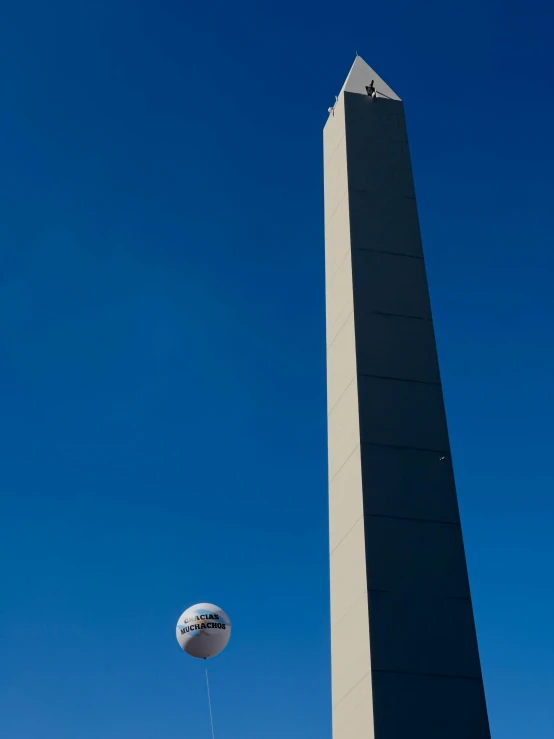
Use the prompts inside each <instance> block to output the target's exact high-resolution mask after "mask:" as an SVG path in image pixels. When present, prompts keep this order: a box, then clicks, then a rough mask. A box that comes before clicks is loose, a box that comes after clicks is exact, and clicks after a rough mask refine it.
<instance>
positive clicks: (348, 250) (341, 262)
mask: <svg viewBox="0 0 554 739" xmlns="http://www.w3.org/2000/svg"><path fill="white" fill-rule="evenodd" d="M339 205H340V203H339ZM349 254H350V249H347V250H346V251H345V252H344V254H343V255H342V258H341V260H340V262H339V266H338V267H337V268H336V270H335V271H334V272H333V274H332V275H331V277H329V279H328V280H327V279H326V280H325V289H326V290H328V289H329V288H330V287H331V283H332V282H333V280H334V279H335V277H336V276H337V275H338V273H339V272H340V269H341V267H342V265H343V264H344V261H345V259H346V257H347V256H348V255H349Z"/></svg>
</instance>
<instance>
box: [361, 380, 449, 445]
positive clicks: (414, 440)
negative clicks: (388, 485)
mask: <svg viewBox="0 0 554 739" xmlns="http://www.w3.org/2000/svg"><path fill="white" fill-rule="evenodd" d="M358 404H359V412H360V434H361V441H362V443H367V444H381V445H384V446H401V447H412V448H415V449H429V450H437V451H442V450H444V451H447V450H448V448H449V444H448V431H447V428H446V417H445V413H444V403H443V399H442V390H441V387H440V385H427V384H424V383H420V382H405V381H403V380H387V379H381V378H378V377H367V376H359V377H358Z"/></svg>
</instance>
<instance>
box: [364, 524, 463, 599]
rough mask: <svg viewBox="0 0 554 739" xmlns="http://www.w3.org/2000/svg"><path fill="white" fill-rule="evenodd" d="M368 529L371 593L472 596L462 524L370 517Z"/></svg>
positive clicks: (368, 564)
mask: <svg viewBox="0 0 554 739" xmlns="http://www.w3.org/2000/svg"><path fill="white" fill-rule="evenodd" d="M364 524H365V541H366V567H367V586H368V589H369V590H383V591H385V592H394V593H396V594H398V595H400V594H402V593H404V594H409V593H416V594H418V596H420V597H421V596H423V595H426V596H439V597H442V598H469V597H470V592H469V582H468V576H467V568H466V561H465V553H464V546H463V542H462V531H461V528H460V526H459V525H458V524H449V523H437V522H435V521H419V520H418V521H416V520H412V519H406V518H384V517H381V516H368V515H366V516H365V517H364Z"/></svg>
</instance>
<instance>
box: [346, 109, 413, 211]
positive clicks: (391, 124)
mask: <svg viewBox="0 0 554 739" xmlns="http://www.w3.org/2000/svg"><path fill="white" fill-rule="evenodd" d="M345 115H346V130H347V139H346V154H347V163H348V185H349V187H350V188H353V189H356V190H366V191H367V192H370V193H376V194H381V195H385V194H386V195H390V196H402V197H412V198H413V197H415V191H414V184H413V177H412V167H411V162H410V152H409V149H408V140H407V136H406V124H405V120H404V113H403V109H402V103H398V102H392V101H388V100H384V99H375V100H374V99H371V98H369V97H368V98H366V97H364V96H363V95H356V96H354V95H348V96H345Z"/></svg>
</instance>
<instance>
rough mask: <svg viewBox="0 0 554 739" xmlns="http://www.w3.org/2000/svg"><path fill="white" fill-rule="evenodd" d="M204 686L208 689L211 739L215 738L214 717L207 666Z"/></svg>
mask: <svg viewBox="0 0 554 739" xmlns="http://www.w3.org/2000/svg"><path fill="white" fill-rule="evenodd" d="M206 688H207V689H208V707H209V709H210V726H211V727H212V739H215V734H214V719H213V716H212V699H211V698H210V681H209V679H208V668H207V667H206Z"/></svg>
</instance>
